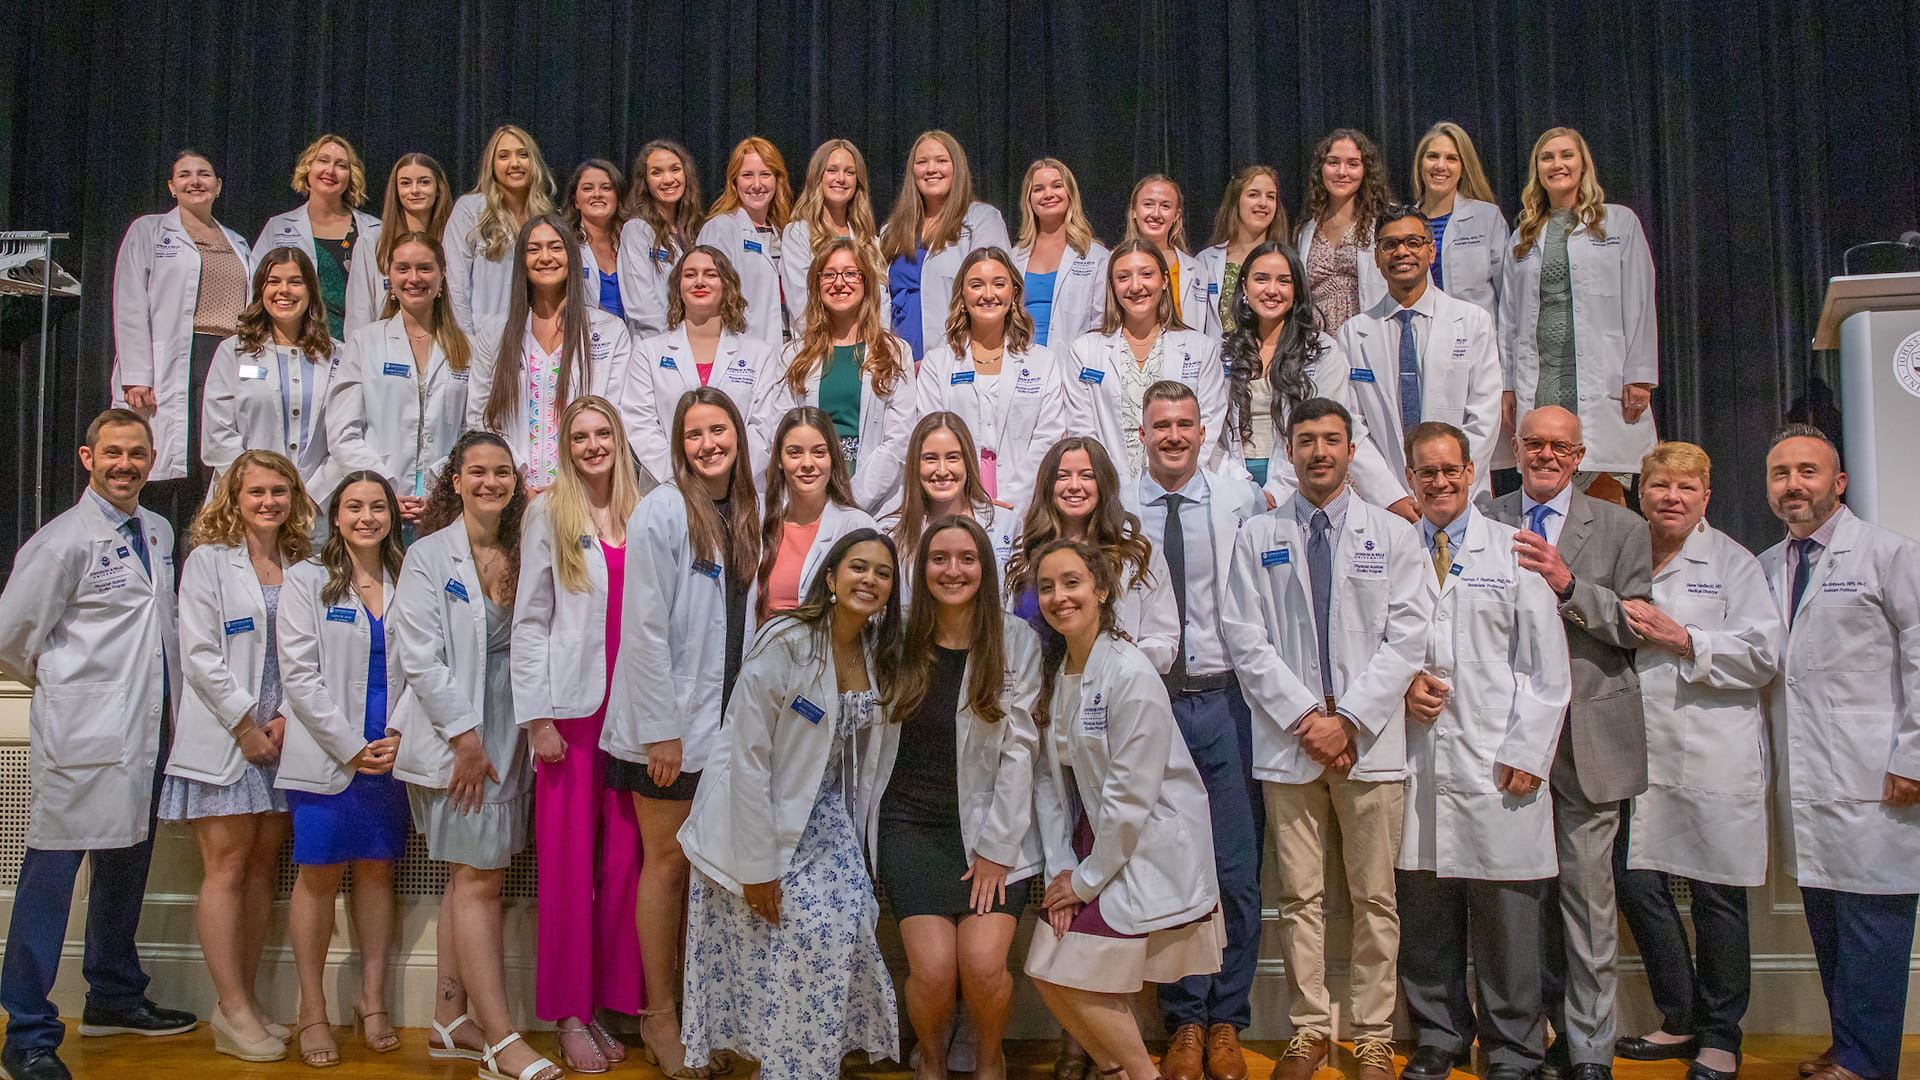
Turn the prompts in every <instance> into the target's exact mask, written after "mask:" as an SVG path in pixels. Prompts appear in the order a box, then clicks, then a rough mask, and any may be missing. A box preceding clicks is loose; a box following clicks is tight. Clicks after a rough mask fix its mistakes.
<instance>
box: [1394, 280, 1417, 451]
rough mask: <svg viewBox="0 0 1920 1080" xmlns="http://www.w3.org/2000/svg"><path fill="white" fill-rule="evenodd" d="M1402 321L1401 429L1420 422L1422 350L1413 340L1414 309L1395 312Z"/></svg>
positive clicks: (1396, 316) (1405, 429)
mask: <svg viewBox="0 0 1920 1080" xmlns="http://www.w3.org/2000/svg"><path fill="white" fill-rule="evenodd" d="M1393 317H1394V318H1395V319H1397V320H1398V321H1399V323H1400V430H1401V431H1402V432H1408V431H1412V430H1413V429H1414V425H1416V424H1418V423H1419V422H1420V350H1419V348H1418V347H1417V345H1416V344H1415V342H1414V340H1413V309H1412V308H1401V309H1400V310H1399V311H1396V312H1394V313H1393Z"/></svg>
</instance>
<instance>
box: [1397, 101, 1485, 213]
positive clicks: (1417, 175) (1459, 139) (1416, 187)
mask: <svg viewBox="0 0 1920 1080" xmlns="http://www.w3.org/2000/svg"><path fill="white" fill-rule="evenodd" d="M1441 136H1445V137H1447V138H1449V139H1452V140H1453V148H1454V149H1455V150H1457V151H1459V153H1460V183H1459V184H1458V185H1457V186H1456V187H1455V188H1454V190H1455V191H1456V192H1458V193H1459V194H1461V195H1465V196H1466V197H1467V198H1469V199H1478V200H1480V201H1481V202H1485V203H1490V202H1495V201H1497V200H1495V199H1494V197H1493V185H1492V184H1491V183H1489V182H1488V180H1487V170H1486V169H1485V168H1484V167H1483V166H1481V164H1480V151H1478V150H1476V149H1474V146H1473V140H1472V139H1471V138H1468V137H1467V132H1466V129H1465V128H1463V127H1461V126H1460V125H1459V124H1456V123H1454V122H1453V121H1451V120H1442V121H1440V122H1439V123H1437V124H1435V125H1433V126H1432V127H1430V128H1428V129H1427V133H1426V134H1425V135H1422V136H1420V145H1418V146H1416V147H1414V148H1413V201H1414V202H1416V203H1421V202H1425V201H1426V198H1427V174H1426V170H1425V169H1422V168H1421V167H1420V163H1421V162H1423V161H1425V160H1426V157H1427V147H1429V146H1432V145H1433V140H1435V139H1438V138H1440V137H1441Z"/></svg>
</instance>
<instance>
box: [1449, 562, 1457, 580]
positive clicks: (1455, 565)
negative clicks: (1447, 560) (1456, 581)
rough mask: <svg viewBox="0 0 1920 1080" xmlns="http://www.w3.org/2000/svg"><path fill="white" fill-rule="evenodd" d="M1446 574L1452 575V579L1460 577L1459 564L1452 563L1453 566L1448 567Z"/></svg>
mask: <svg viewBox="0 0 1920 1080" xmlns="http://www.w3.org/2000/svg"><path fill="white" fill-rule="evenodd" d="M1447 573H1449V574H1452V575H1453V576H1454V577H1459V576H1460V564H1459V563H1454V564H1453V565H1452V566H1451V567H1449V568H1448V569H1447Z"/></svg>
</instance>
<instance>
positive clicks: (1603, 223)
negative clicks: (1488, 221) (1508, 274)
mask: <svg viewBox="0 0 1920 1080" xmlns="http://www.w3.org/2000/svg"><path fill="white" fill-rule="evenodd" d="M1562 135H1565V136H1566V137H1567V138H1569V139H1572V140H1573V145H1574V146H1575V147H1576V148H1578V149H1579V151H1580V188H1579V190H1578V191H1576V192H1574V198H1573V216H1574V220H1575V222H1576V224H1575V226H1574V227H1575V228H1576V229H1585V230H1587V233H1588V234H1589V235H1591V236H1592V237H1593V238H1594V239H1596V240H1603V239H1605V238H1606V235H1607V193H1606V190H1605V189H1604V188H1602V187H1601V186H1600V176H1599V174H1598V173H1596V172H1595V171H1594V168H1593V151H1591V150H1589V149H1587V140H1586V139H1585V138H1582V137H1581V135H1580V133H1579V132H1578V131H1575V130H1574V129H1572V128H1570V127H1556V128H1548V129H1547V130H1545V131H1543V132H1541V133H1540V137H1539V138H1538V139H1535V140H1534V141H1533V153H1532V154H1530V155H1528V156H1527V186H1526V188H1525V189H1523V190H1522V191H1521V192H1520V218H1519V220H1517V221H1515V222H1514V223H1513V257H1514V258H1516V259H1524V258H1526V257H1527V253H1528V252H1531V251H1532V250H1533V245H1534V241H1536V240H1538V239H1540V230H1541V229H1543V228H1545V227H1546V225H1547V219H1548V218H1550V217H1552V216H1553V204H1552V202H1551V201H1550V200H1549V199H1548V198H1547V186H1546V185H1545V184H1543V183H1541V182H1540V152H1541V151H1543V150H1545V149H1546V148H1547V143H1549V142H1551V141H1552V140H1554V139H1557V138H1559V137H1560V136H1562Z"/></svg>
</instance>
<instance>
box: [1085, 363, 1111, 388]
mask: <svg viewBox="0 0 1920 1080" xmlns="http://www.w3.org/2000/svg"><path fill="white" fill-rule="evenodd" d="M1080 381H1081V382H1090V383H1092V384H1094V385H1095V386H1098V385H1100V384H1101V383H1103V382H1105V381H1107V373H1106V372H1104V371H1095V370H1094V369H1092V368H1090V367H1083V368H1081V369H1080Z"/></svg>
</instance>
